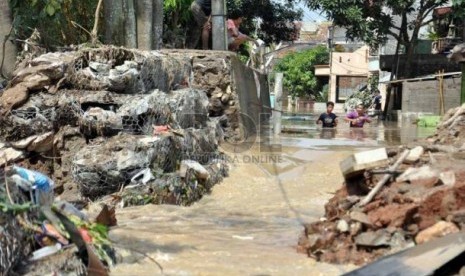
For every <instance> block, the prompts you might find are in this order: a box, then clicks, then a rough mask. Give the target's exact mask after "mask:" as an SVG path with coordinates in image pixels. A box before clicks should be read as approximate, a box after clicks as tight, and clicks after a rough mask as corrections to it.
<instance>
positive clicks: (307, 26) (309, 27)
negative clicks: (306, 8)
mask: <svg viewBox="0 0 465 276" xmlns="http://www.w3.org/2000/svg"><path fill="white" fill-rule="evenodd" d="M318 26H319V24H318V23H316V22H302V27H301V29H300V31H301V32H311V33H316V32H317V31H318Z"/></svg>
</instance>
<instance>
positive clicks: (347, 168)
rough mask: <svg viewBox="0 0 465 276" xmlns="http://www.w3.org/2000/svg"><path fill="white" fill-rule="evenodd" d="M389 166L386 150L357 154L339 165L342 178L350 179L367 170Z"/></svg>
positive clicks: (380, 149)
mask: <svg viewBox="0 0 465 276" xmlns="http://www.w3.org/2000/svg"><path fill="white" fill-rule="evenodd" d="M388 164H389V160H388V156H387V152H386V148H379V149H374V150H368V151H362V152H357V153H355V154H353V155H351V156H349V157H347V158H346V159H344V160H343V161H342V162H341V163H340V164H339V165H340V168H341V172H342V174H343V175H344V178H350V177H353V176H355V175H359V174H361V173H362V172H363V171H365V170H367V169H374V168H376V167H381V166H386V165H388Z"/></svg>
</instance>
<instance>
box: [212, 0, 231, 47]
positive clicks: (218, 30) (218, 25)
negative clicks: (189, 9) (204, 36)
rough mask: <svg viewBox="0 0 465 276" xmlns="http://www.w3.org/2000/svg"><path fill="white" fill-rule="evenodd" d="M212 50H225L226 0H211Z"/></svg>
mask: <svg viewBox="0 0 465 276" xmlns="http://www.w3.org/2000/svg"><path fill="white" fill-rule="evenodd" d="M211 17H212V42H213V50H220V51H226V50H227V49H228V48H227V44H226V1H225V0H212V13H211Z"/></svg>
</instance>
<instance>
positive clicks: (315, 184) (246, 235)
mask: <svg viewBox="0 0 465 276" xmlns="http://www.w3.org/2000/svg"><path fill="white" fill-rule="evenodd" d="M314 119H315V118H313V117H312V116H310V117H308V116H307V117H305V116H303V117H292V118H284V120H283V129H284V130H285V131H286V133H283V134H282V135H281V136H280V137H279V138H277V139H276V140H274V141H273V143H275V144H280V145H281V146H282V148H281V152H280V154H278V157H276V156H273V157H270V155H269V154H267V153H263V151H262V152H260V149H259V147H257V146H256V147H254V148H253V149H251V150H249V151H246V152H243V153H241V154H237V155H234V158H233V159H231V160H232V161H233V162H232V163H231V170H230V176H229V177H227V178H226V179H225V180H224V181H223V182H222V183H221V184H219V185H216V186H215V187H214V188H213V191H212V193H211V194H209V195H206V196H204V197H203V198H202V199H201V200H200V201H199V202H197V203H195V204H193V205H192V206H189V207H180V206H171V205H147V206H143V207H132V208H126V209H120V210H119V211H118V213H117V218H118V226H117V227H115V228H114V229H113V230H112V231H111V239H112V240H113V241H114V242H115V243H116V246H117V247H118V248H120V249H123V250H121V252H123V255H124V262H123V263H121V264H119V265H118V266H117V267H116V268H114V269H113V270H112V275H257V276H258V275H325V276H326V275H340V274H342V273H344V272H348V271H350V270H352V269H354V268H355V266H352V265H339V266H336V265H331V264H325V263H317V262H315V261H314V260H312V259H310V258H308V257H307V256H306V255H304V254H299V253H297V252H296V245H297V239H298V235H299V233H300V232H301V231H302V230H303V227H302V223H305V222H310V221H315V220H318V219H320V217H321V216H322V214H323V212H324V208H323V206H324V204H325V202H326V201H327V200H328V199H329V198H330V197H331V195H332V193H333V192H334V191H335V190H336V189H337V188H339V187H340V185H341V184H342V182H343V178H342V175H341V173H340V171H339V162H340V161H342V160H343V159H344V158H346V157H347V156H349V155H350V154H352V153H353V152H355V151H359V150H364V149H370V148H375V147H382V146H387V145H399V144H408V143H409V142H411V141H413V140H414V139H415V138H417V137H426V136H428V135H430V134H432V133H433V132H434V129H425V128H423V129H421V128H417V127H416V126H415V125H410V124H409V125H403V126H399V125H398V124H397V123H394V122H384V121H375V122H373V123H372V124H371V125H368V126H366V127H365V128H364V129H363V130H362V129H358V130H355V131H354V130H351V129H349V127H348V126H347V125H346V124H342V123H341V124H340V126H338V127H337V128H336V129H335V130H329V131H322V130H321V129H320V128H318V127H317V126H315V124H314ZM155 261H156V262H157V263H158V264H157V263H156V262H155ZM160 266H161V268H160Z"/></svg>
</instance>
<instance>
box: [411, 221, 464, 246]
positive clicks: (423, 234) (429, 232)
mask: <svg viewBox="0 0 465 276" xmlns="http://www.w3.org/2000/svg"><path fill="white" fill-rule="evenodd" d="M459 231H460V230H459V228H458V227H457V226H456V225H455V224H454V223H452V222H447V221H442V220H441V221H438V222H437V223H436V224H434V225H433V226H430V227H428V228H426V229H424V230H422V231H420V232H419V233H418V234H417V236H416V237H415V242H416V243H417V244H422V243H425V242H427V241H430V240H433V239H435V238H440V237H443V236H445V235H448V234H452V233H457V232H459Z"/></svg>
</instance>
